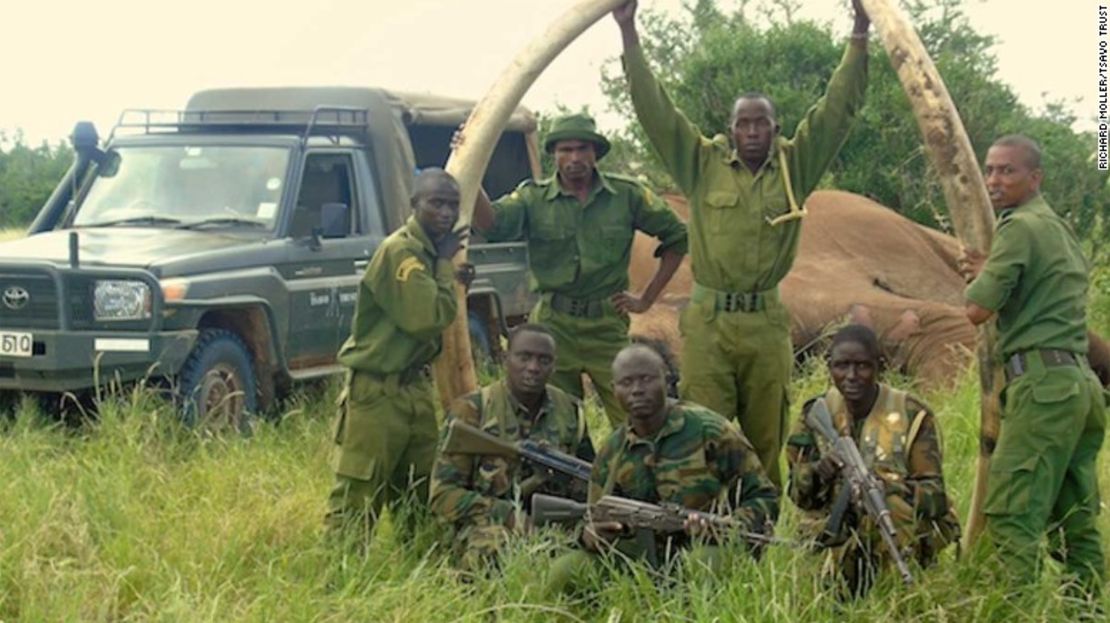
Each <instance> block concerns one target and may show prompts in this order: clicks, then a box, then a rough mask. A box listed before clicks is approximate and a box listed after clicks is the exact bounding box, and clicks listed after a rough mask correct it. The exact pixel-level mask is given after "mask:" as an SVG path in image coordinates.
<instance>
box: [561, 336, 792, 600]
mask: <svg viewBox="0 0 1110 623" xmlns="http://www.w3.org/2000/svg"><path fill="white" fill-rule="evenodd" d="M613 385H614V389H615V392H616V395H617V399H618V400H620V402H621V405H622V406H623V407H624V408H625V410H626V412H627V413H628V423H627V424H624V425H623V426H621V427H620V428H618V429H617V430H616V431H614V432H613V434H612V435H610V436H609V438H608V439H607V440H606V442H605V444H604V445H603V446H602V447H601V450H600V452H599V453H598V456H597V458H596V459H594V469H593V473H592V474H591V476H590V496H589V501H590V502H591V503H594V502H597V501H598V500H599V499H601V497H602V496H605V495H617V496H621V497H626V498H631V499H635V500H641V501H644V502H650V503H653V504H677V505H679V506H683V507H685V508H688V509H691V510H697V511H706V512H712V513H718V514H722V515H728V516H730V517H733V518H734V519H737V520H738V523H739V528H740V529H741V530H744V531H747V532H753V533H763V534H768V533H769V532H770V531H771V529H772V527H773V525H774V522H775V521H776V519H777V518H778V512H779V504H778V496H779V494H778V491H777V490H776V489H775V486H774V485H773V484H771V481H770V480H768V479H767V476H766V475H765V474H764V472H763V468H762V466H760V464H759V458H758V457H757V456H756V454H755V451H754V450H753V449H752V446H751V444H750V443H749V442H748V440H747V439H746V438H745V437H744V434H743V433H742V432H740V430H739V429H738V428H737V427H736V425H735V424H733V423H731V422H729V421H728V420H726V419H724V418H723V417H721V416H720V415H717V414H716V413H713V412H712V411H710V410H708V409H706V408H704V407H701V406H699V405H695V404H690V403H685V402H676V401H674V400H671V399H669V398H667V396H666V366H665V365H664V363H663V359H662V358H661V357H660V356H659V354H658V353H657V352H656V351H654V350H652V349H651V348H650V347H648V346H645V345H642V344H633V345H631V346H628V347H626V348H625V349H623V350H622V351H621V352H620V354H618V355H617V358H616V360H615V361H614V362H613ZM645 536H647V538H646V539H645V538H644V537H645ZM731 538H732V536H731V535H729V534H727V533H723V534H713V533H709V532H706V531H705V530H704V525H700V524H698V523H697V522H690V523H689V525H688V526H687V532H686V534H680V535H663V534H657V535H650V534H649V535H644V534H629V533H628V532H627V531H626V528H625V526H621V525H619V524H611V523H605V524H602V523H589V524H587V525H586V527H585V529H584V530H583V534H582V544H583V545H584V546H585V547H586V549H588V550H591V551H593V552H605V551H608V550H609V549H611V548H616V549H617V550H618V551H621V552H622V553H625V554H628V555H631V556H635V557H638V558H642V559H644V560H646V561H648V563H649V564H653V565H659V564H663V563H665V562H667V561H666V560H665V559H664V557H665V555H666V554H667V553H676V552H682V551H685V550H686V549H687V546H690V545H691V544H693V541H695V540H700V541H702V542H703V543H702V546H701V547H699V548H698V549H697V550H696V553H693V552H691V553H692V554H693V555H694V556H695V557H696V558H698V559H699V560H700V561H702V562H704V563H705V564H706V565H708V566H709V567H710V568H715V567H716V565H717V563H718V556H717V554H718V552H717V551H716V550H717V547H716V543H717V542H718V541H721V540H729V539H731ZM592 563H593V558H592V557H591V556H590V555H589V554H587V553H586V552H581V551H579V552H573V553H571V554H567V555H566V556H564V557H562V558H561V559H559V560H557V561H556V563H555V565H554V566H553V569H552V573H551V577H550V579H549V584H548V588H549V591H551V592H558V591H562V590H565V589H566V588H567V586H568V584H570V583H571V582H572V581H573V580H574V579H575V578H576V576H578V575H580V574H581V573H583V572H584V571H585V570H586V567H588V566H589V565H590V564H592Z"/></svg>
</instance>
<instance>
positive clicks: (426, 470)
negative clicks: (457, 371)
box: [324, 371, 439, 535]
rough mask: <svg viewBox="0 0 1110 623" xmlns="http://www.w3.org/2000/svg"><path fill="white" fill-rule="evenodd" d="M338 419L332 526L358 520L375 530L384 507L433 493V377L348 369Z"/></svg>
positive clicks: (330, 512)
mask: <svg viewBox="0 0 1110 623" xmlns="http://www.w3.org/2000/svg"><path fill="white" fill-rule="evenodd" d="M344 393H345V395H344V396H343V397H341V404H340V406H339V413H338V415H337V417H336V423H335V434H334V440H335V446H334V450H333V454H332V468H333V469H334V470H335V486H334V487H333V488H332V491H331V495H330V496H329V497H328V511H327V515H326V516H325V518H324V522H325V524H326V525H327V526H328V528H329V529H332V530H334V529H337V528H339V527H341V526H343V525H344V524H346V523H348V522H352V521H358V522H359V523H360V524H361V526H360V527H361V528H362V529H364V530H365V531H366V534H367V535H369V534H370V533H371V531H372V530H373V527H374V524H375V523H376V521H377V517H378V514H379V513H380V512H381V510H382V508H383V507H384V506H385V505H387V504H389V503H391V502H393V501H395V500H398V499H400V498H402V497H403V496H404V495H405V494H406V493H408V492H411V493H412V494H413V495H414V496H415V497H416V498H417V499H418V500H420V501H422V502H426V501H427V499H428V477H429V475H430V474H431V471H432V463H433V462H434V460H435V452H436V444H437V442H438V436H439V431H438V425H437V423H436V416H435V389H434V387H433V385H432V383H431V381H430V380H428V379H420V380H417V381H416V382H413V383H409V384H402V383H401V382H400V379H399V377H398V375H391V376H387V377H379V376H375V375H371V374H366V373H361V372H358V371H354V372H352V373H351V374H349V375H348V383H347V388H346V390H345V392H344Z"/></svg>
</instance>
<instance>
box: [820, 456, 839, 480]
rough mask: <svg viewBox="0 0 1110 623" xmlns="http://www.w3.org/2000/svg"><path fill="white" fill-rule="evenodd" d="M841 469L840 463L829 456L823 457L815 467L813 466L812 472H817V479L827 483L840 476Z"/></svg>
mask: <svg viewBox="0 0 1110 623" xmlns="http://www.w3.org/2000/svg"><path fill="white" fill-rule="evenodd" d="M841 467H843V465H842V464H841V462H840V461H839V460H838V459H837V458H836V457H835V456H832V455H831V454H828V455H825V456H824V457H823V458H822V459H821V460H820V461H817V465H814V466H813V469H814V471H816V472H817V477H818V478H820V479H821V480H823V481H825V482H828V481H830V480H833V479H834V478H836V477H837V475H838V474H840V468H841Z"/></svg>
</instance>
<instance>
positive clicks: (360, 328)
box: [339, 217, 458, 374]
mask: <svg viewBox="0 0 1110 623" xmlns="http://www.w3.org/2000/svg"><path fill="white" fill-rule="evenodd" d="M454 278H455V268H454V266H453V265H452V264H451V262H450V261H449V260H441V259H438V257H437V255H436V250H435V246H433V245H432V241H431V240H430V239H429V238H428V234H426V233H425V232H424V228H423V227H421V226H420V224H419V223H417V222H416V219H415V218H414V217H409V220H408V221H407V222H406V223H405V225H404V226H403V227H401V228H400V229H398V230H397V231H395V232H393V233H392V234H390V235H389V237H388V238H386V239H385V240H383V241H382V243H381V245H380V246H378V249H377V250H376V251H375V252H374V257H373V258H371V260H370V265H369V266H368V267H367V268H366V273H365V274H364V275H363V277H362V283H360V284H359V290H358V303H357V306H356V309H355V316H354V319H353V320H352V322H351V336H350V337H349V338H347V341H346V342H345V343H344V344H343V346H342V347H341V348H340V349H339V362H340V363H342V364H343V365H345V366H347V367H348V368H352V369H355V370H361V371H365V372H371V373H374V374H395V373H398V372H402V371H404V370H407V369H410V368H413V367H415V366H420V365H424V364H426V363H430V362H431V361H432V359H433V358H434V357H435V356H436V354H437V353H438V352H439V347H440V334H441V333H443V330H444V329H446V328H447V326H448V325H450V324H451V321H452V320H454V319H455V313H456V311H458V303H457V301H456V300H455V288H454Z"/></svg>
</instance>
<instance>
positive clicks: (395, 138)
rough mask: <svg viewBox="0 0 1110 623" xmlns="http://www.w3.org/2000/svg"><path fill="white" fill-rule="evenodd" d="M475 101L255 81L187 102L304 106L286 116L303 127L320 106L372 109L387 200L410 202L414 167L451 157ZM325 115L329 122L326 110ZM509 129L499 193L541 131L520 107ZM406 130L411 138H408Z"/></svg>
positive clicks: (519, 171)
mask: <svg viewBox="0 0 1110 623" xmlns="http://www.w3.org/2000/svg"><path fill="white" fill-rule="evenodd" d="M474 105H475V103H474V102H472V101H468V100H464V99H457V98H452V97H443V96H439V95H432V94H428V93H407V92H403V91H389V90H386V89H381V88H374V87H251V88H227V89H209V90H205V91H200V92H198V93H196V94H194V95H193V96H192V97H191V98H189V102H188V103H187V104H186V106H185V109H186V113H187V114H188V113H195V112H200V111H208V112H212V111H226V112H232V111H235V112H249V111H259V112H263V111H279V112H290V113H303V119H301V118H300V115H299V114H296V115H282V116H281V118H282V121H281V123H289V124H295V123H300V124H301V125H302V126H305V125H307V124H308V123H309V120H310V119H312V118H313V117H312V111H313V110H315V109H316V108H317V107H319V106H334V107H343V108H353V109H360V110H366V111H367V113H368V114H367V116H366V127H365V133H366V136H367V138H368V142H369V148H370V151H371V152H372V154H371V155H372V161H373V163H374V167H375V168H376V169H377V171H376V174H377V177H378V180H379V184H380V188H381V192H382V194H383V197H382V199H383V200H385V201H387V202H393V201H404V202H407V201H408V197H409V194H410V191H411V180H412V176H413V173H414V171H415V170H416V169H417V168H424V167H428V166H442V165H443V164H444V163H445V162H446V159H447V155H448V152H449V142H450V137H451V134H452V133H453V132H454V130H455V128H457V127H458V126H459V124H461V123H462V122H464V121H466V119H467V117H468V116H469V115H470V111H471V109H473V107H474ZM319 119H320V120H321V121H323V122H324V123H326V121H325V119H326V117H324V116H321V117H319ZM194 120H195V119H194ZM213 120H214V118H213ZM506 130H508V131H509V132H507V133H505V134H503V135H502V137H501V138H500V140H499V141H498V144H497V147H496V148H495V149H494V153H493V156H492V157H491V159H490V166H489V168H488V170H487V172H486V176H485V178H484V179H483V182H482V183H483V187H484V188H485V189H486V190H487V192H489V194H490V196H492V197H497V196H500V195H501V194H503V193H505V192H508V191H509V190H512V189H513V188H514V187H515V186H516V184H517V183H519V182H520V181H521V180H523V179H526V178H528V177H530V176H531V175H532V174H533V172H534V171H533V169H532V164H531V161H530V160H531V159H530V158H529V150H528V146H527V143H526V140H525V138H524V137H525V136H526V135H528V134H530V133H532V132H534V131H535V130H536V118H535V116H534V115H533V114H532V113H531V111H529V110H528V109H526V108H524V107H522V106H520V107H517V109H516V110H515V111H514V112H513V114H512V116H511V117H510V118H509V122H508V124H507V126H506ZM406 134H407V135H408V137H409V140H408V141H404V140H402V139H401V137H403V136H405V135H406ZM391 225H392V226H396V225H398V224H397V223H391Z"/></svg>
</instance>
